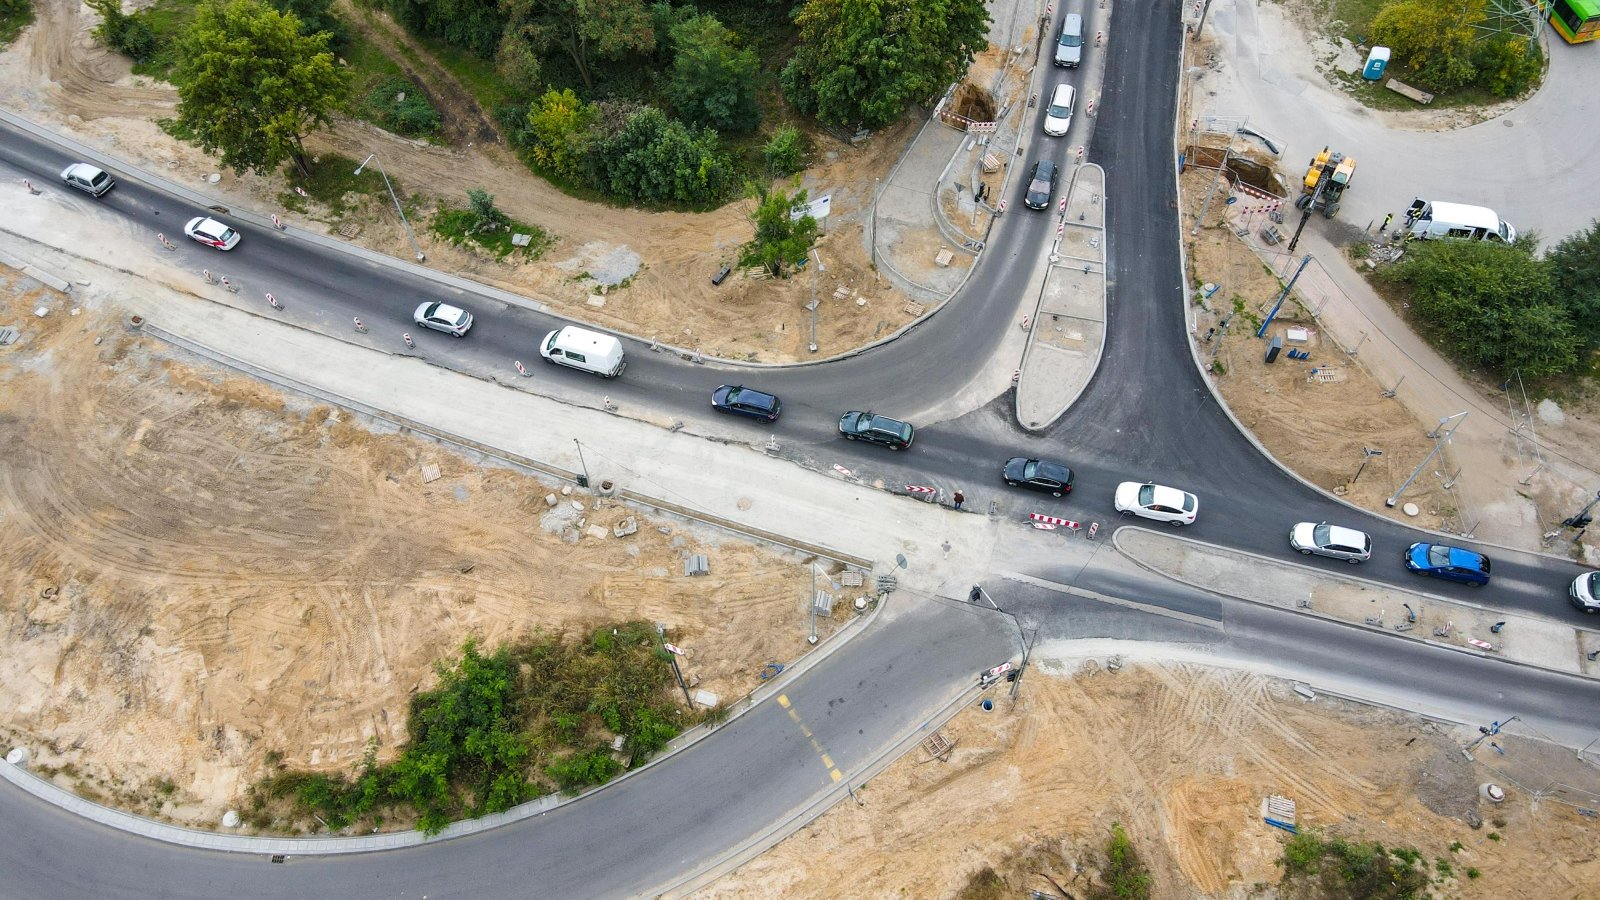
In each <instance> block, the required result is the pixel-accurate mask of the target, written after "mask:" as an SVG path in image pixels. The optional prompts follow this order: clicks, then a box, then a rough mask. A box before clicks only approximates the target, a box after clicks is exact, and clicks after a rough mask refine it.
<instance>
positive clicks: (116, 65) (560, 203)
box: [0, 0, 918, 362]
mask: <svg viewBox="0 0 1600 900" xmlns="http://www.w3.org/2000/svg"><path fill="white" fill-rule="evenodd" d="M35 8H36V9H37V21H36V22H35V24H34V25H33V26H32V27H30V28H29V29H28V30H27V31H25V32H24V33H23V34H22V35H21V36H20V37H19V38H18V39H17V40H16V41H15V42H13V44H12V45H11V46H10V47H9V48H7V49H6V51H5V52H4V53H0V98H4V99H0V102H3V103H5V104H6V105H7V106H8V108H10V109H12V110H14V111H16V112H17V113H19V114H21V115H24V116H27V117H28V118H30V119H33V120H35V121H39V122H41V123H43V124H46V125H48V126H50V127H51V128H53V129H56V130H59V131H61V132H64V133H66V134H69V135H71V136H73V137H75V138H77V139H78V140H81V141H83V142H85V143H87V144H89V145H91V146H94V147H97V148H99V149H101V150H103V151H105V152H107V153H111V154H114V155H116V156H118V157H121V158H123V159H127V160H129V161H130V162H132V163H133V164H135V165H137V166H140V167H142V168H148V169H151V170H153V171H157V172H161V173H163V174H165V175H166V176H167V177H169V178H172V179H175V180H179V181H190V182H192V183H194V185H195V187H196V189H198V190H201V191H202V192H204V193H206V194H207V195H210V196H215V197H217V198H218V199H219V201H221V202H222V203H224V204H237V205H240V206H245V207H248V208H250V209H254V210H257V211H259V212H261V213H270V212H278V213H280V214H282V215H283V217H284V220H285V221H286V222H287V223H288V224H290V225H291V226H293V227H303V228H309V229H313V230H317V231H323V232H326V233H329V234H332V233H334V232H335V231H336V230H337V228H338V227H339V226H340V225H343V224H354V225H357V226H358V227H359V231H358V233H357V235H356V237H355V238H354V241H355V242H356V243H359V244H361V245H363V246H367V247H370V248H372V249H374V250H378V251H381V252H385V253H390V254H393V255H395V256H398V257H402V258H409V257H410V256H411V255H412V253H411V247H410V244H409V242H408V241H407V239H406V237H405V233H404V231H403V230H402V228H401V223H400V221H399V218H398V216H397V215H396V214H395V212H394V209H393V206H392V204H389V203H388V201H387V199H386V198H385V199H383V200H382V201H381V202H380V201H377V200H368V201H364V202H362V203H360V204H357V205H356V206H355V207H354V208H352V209H350V210H347V211H346V212H345V213H344V214H342V215H340V216H335V215H333V214H332V212H331V211H329V210H327V209H313V210H312V212H311V214H310V215H309V216H299V215H291V214H288V213H286V212H285V211H284V210H282V209H281V208H280V207H279V204H278V199H277V197H278V195H279V194H280V193H283V192H284V191H287V190H290V189H291V188H292V187H293V185H292V182H290V181H288V180H286V179H285V178H284V177H283V176H282V175H272V176H265V177H263V176H254V175H246V176H244V177H242V178H236V177H235V176H234V175H233V174H232V173H231V172H226V171H224V172H221V173H219V174H220V175H221V176H222V180H221V181H220V183H218V184H216V185H211V184H204V183H203V182H204V179H205V178H206V177H207V176H208V175H210V174H213V173H217V166H216V162H215V160H213V159H211V158H209V157H207V156H206V155H205V154H203V153H201V152H200V151H199V150H197V149H195V148H194V147H191V146H189V145H187V144H183V143H181V142H178V141H176V140H174V139H172V138H171V137H169V136H167V135H166V134H165V133H163V132H162V131H161V130H160V129H159V128H157V127H156V125H155V124H154V122H155V120H156V119H159V118H161V117H165V116H170V115H171V114H172V111H173V109H174V108H175V105H176V102H177V95H176V92H175V91H174V90H173V89H172V88H171V87H170V86H169V85H166V84H164V83H158V82H152V81H151V80H150V79H146V78H140V77H137V76H134V75H132V74H130V71H129V69H130V64H129V62H128V60H127V59H125V58H124V57H122V56H120V55H118V54H114V53H108V52H107V51H106V49H105V48H104V47H102V46H100V44H99V43H98V42H97V41H96V40H95V39H94V37H93V36H92V34H91V31H92V30H93V27H94V25H95V23H96V22H97V17H96V16H95V15H94V14H93V13H92V12H91V11H89V10H88V9H87V8H86V7H83V6H81V5H80V4H79V3H77V2H74V0H38V2H36V3H35ZM355 21H356V22H357V23H358V24H360V25H361V27H362V30H363V32H364V33H366V34H368V35H369V36H371V37H373V38H374V39H375V40H377V41H378V43H379V44H380V46H386V47H388V48H389V49H390V50H391V51H394V52H396V53H398V54H399V55H398V56H397V59H398V61H399V62H400V63H401V65H402V66H403V67H405V68H408V69H411V70H414V71H417V74H418V75H419V76H421V77H423V78H425V79H427V80H428V81H429V83H430V85H431V87H430V90H431V92H432V95H431V98H430V99H432V100H433V101H434V102H436V103H438V104H439V105H440V106H441V115H442V118H443V121H444V122H446V123H447V124H448V126H449V127H447V128H446V133H447V135H449V136H451V137H453V138H456V139H457V141H458V142H457V143H454V144H452V145H451V146H448V147H441V146H434V145H429V144H426V143H423V142H420V141H413V140H408V139H405V138H401V137H397V136H395V135H392V134H389V133H387V132H384V131H381V130H379V129H377V128H375V127H373V126H371V125H368V124H366V123H364V122H358V121H354V120H344V119H341V120H339V121H338V123H337V124H336V125H335V127H334V128H333V129H332V130H331V131H329V132H322V133H319V134H317V135H314V136H313V137H312V138H311V139H310V140H309V141H308V142H307V146H308V147H310V148H311V149H312V151H313V152H315V153H326V152H335V153H339V154H342V155H344V156H347V157H350V158H352V159H358V160H359V159H363V158H365V157H366V155H367V154H369V153H373V152H376V153H377V154H379V157H380V159H381V160H382V162H383V165H384V167H385V169H386V170H387V171H388V173H389V174H390V176H391V177H392V178H393V179H394V180H395V181H396V182H397V184H396V190H398V191H400V192H401V193H402V194H405V195H407V196H408V197H409V198H410V200H411V201H412V202H414V203H415V204H416V205H417V206H418V210H417V215H416V218H417V220H418V221H417V222H416V223H415V224H416V226H417V228H416V234H417V239H418V241H419V242H420V244H421V246H422V249H423V251H424V252H425V253H426V254H427V258H428V265H430V266H432V267H434V268H436V269H439V270H442V271H448V272H452V273H456V274H461V275H464V276H467V277H470V278H473V279H475V280H478V281H482V282H484V283H487V284H492V285H494V286H496V287H500V288H504V289H506V290H509V291H513V292H516V293H520V294H522V295H524V296H528V297H533V298H536V299H538V300H540V301H541V302H545V303H547V304H549V305H550V306H551V307H552V308H554V309H556V310H558V311H560V312H562V313H563V314H566V315H570V316H573V317H576V318H581V319H584V320H587V321H591V322H595V323H597V324H600V325H603V326H607V327H611V328H616V329H620V330H624V331H627V332H629V333H633V334H638V335H641V336H643V337H647V338H656V339H658V340H660V341H662V342H663V343H668V344H673V345H676V346H683V347H688V348H691V349H693V348H698V349H700V350H701V351H702V352H704V353H707V354H714V355H717V356H723V357H731V358H740V359H752V360H759V361H764V362H780V361H787V360H795V359H802V358H812V356H813V354H811V353H810V352H809V351H808V349H807V347H808V344H809V341H810V313H809V312H808V311H807V310H806V308H805V306H806V304H807V303H808V302H810V300H811V297H812V294H813V290H815V292H816V295H817V296H818V297H819V298H820V299H821V300H823V301H824V304H823V310H822V314H821V315H820V316H819V321H818V340H817V342H818V344H819V352H818V354H817V355H820V356H829V355H834V354H838V353H842V352H845V351H847V350H850V349H852V348H854V347H858V346H860V345H862V344H864V343H867V342H869V341H871V340H873V339H874V338H877V337H882V336H885V335H887V334H890V333H892V332H893V331H894V330H896V329H897V328H899V327H900V326H902V325H904V324H906V323H907V322H909V321H910V320H911V318H912V316H911V315H910V314H909V313H907V312H906V311H905V298H904V297H903V295H900V294H899V293H898V292H897V291H896V290H895V289H894V288H892V287H891V286H890V285H889V284H888V283H887V282H880V280H879V279H878V278H877V276H876V274H875V272H874V271H873V268H872V265H871V261H870V260H869V259H868V256H867V251H866V249H865V244H864V242H863V239H862V234H861V221H862V217H863V216H864V215H865V214H866V211H867V210H868V208H869V206H870V203H871V201H872V193H873V188H874V184H875V183H876V180H877V179H878V178H880V177H882V176H883V175H884V174H886V173H887V172H888V170H889V169H890V168H891V167H892V166H893V165H894V163H895V161H896V160H897V159H898V158H899V155H900V152H901V150H902V149H903V148H904V146H905V144H906V142H907V141H908V140H910V138H911V136H912V135H913V134H915V127H914V126H915V125H916V124H918V123H916V122H912V121H909V120H907V121H903V122H901V123H900V124H899V125H896V126H894V127H891V128H889V129H886V130H885V131H883V132H881V133H879V134H877V135H874V136H873V137H872V139H871V140H869V141H868V142H867V143H866V144H865V146H863V147H861V148H854V147H851V146H850V145H848V144H844V143H840V142H838V141H835V140H832V139H830V138H827V137H825V136H823V137H819V138H818V141H819V143H818V146H817V147H816V150H817V155H818V159H817V160H816V161H815V162H816V165H815V167H813V168H812V169H810V170H808V171H807V173H806V175H805V184H806V186H807V187H808V188H809V189H810V191H811V195H812V196H813V197H816V196H820V195H822V194H831V195H832V198H833V207H832V209H833V215H832V217H831V220H830V222H829V225H828V231H829V232H830V235H829V237H828V238H827V239H826V240H825V241H824V243H823V244H822V245H821V247H820V248H819V250H820V252H821V254H822V256H823V260H824V263H825V264H826V266H827V272H826V274H824V275H822V276H821V277H820V278H818V279H817V284H816V285H815V286H813V284H812V276H811V275H810V274H805V275H801V276H798V277H793V278H789V279H786V280H772V279H762V280H753V279H752V280H747V279H745V278H743V277H738V276H735V277H733V278H730V279H729V280H728V281H726V282H724V283H723V284H722V285H721V286H720V287H713V286H712V285H711V281H710V279H711V276H712V275H713V274H715V273H716V271H717V270H718V269H719V268H721V267H722V266H723V265H731V264H733V263H734V262H736V259H737V256H738V247H739V245H740V244H742V243H744V242H745V241H746V240H748V239H749V238H750V236H751V234H752V233H753V229H752V226H751V224H750V221H749V219H748V212H750V211H753V209H748V210H747V207H748V206H750V203H749V201H738V202H734V203H730V204H728V205H727V206H724V207H722V208H721V209H718V210H715V211H713V212H709V213H670V212H646V211H641V210H634V209H623V208H611V207H606V206H601V205H597V204H595V203H591V202H588V201H584V200H578V199H575V198H573V197H570V196H568V195H566V194H563V193H561V192H560V191H558V190H556V189H555V188H553V187H551V186H550V185H549V183H547V182H546V181H544V180H543V179H541V178H538V177H536V176H534V175H533V174H532V173H530V172H529V171H528V170H527V168H526V167H525V166H524V165H523V164H522V163H521V162H519V161H518V160H517V159H516V158H515V157H514V156H513V155H512V154H511V152H510V151H509V150H508V149H507V148H506V146H505V145H504V144H501V143H497V142H496V136H495V134H494V131H493V129H494V124H493V121H492V119H491V117H490V116H488V114H487V113H486V112H485V111H484V110H482V109H481V108H479V107H477V105H476V103H475V101H473V100H472V97H471V94H470V93H469V92H467V91H465V90H464V89H462V88H461V87H460V85H459V84H456V83H455V82H454V81H453V80H451V79H450V77H449V74H448V72H447V71H446V70H445V69H443V67H441V66H439V65H438V64H437V63H435V62H433V61H432V60H431V58H430V57H429V56H428V55H427V52H426V50H425V49H423V48H421V47H420V46H419V45H416V44H415V42H413V41H410V40H409V39H407V38H406V37H405V36H404V34H403V33H402V32H400V31H399V30H398V29H396V28H394V27H393V25H392V23H390V22H389V21H388V20H387V18H385V17H383V16H382V15H381V14H373V15H371V16H364V15H363V16H360V17H358V18H356V19H355ZM401 45H405V47H406V49H407V50H408V51H409V53H401V52H400V47H401ZM462 139H465V140H464V141H463V140H462ZM478 187H482V188H486V189H488V190H489V192H490V193H492V194H493V195H494V197H495V202H496V204H497V205H498V206H499V207H500V208H501V209H502V210H504V211H505V212H506V213H507V214H509V215H510V216H511V217H512V218H514V219H517V220H519V221H523V222H527V223H530V224H534V225H538V226H539V227H541V228H543V229H545V230H546V231H547V232H548V233H549V234H550V235H551V236H552V237H554V238H555V239H556V241H557V243H556V245H555V246H554V247H553V248H551V249H550V250H548V251H547V252H546V253H545V254H544V256H543V257H542V258H541V259H540V260H539V261H537V262H532V263H515V262H500V261H496V260H494V259H492V258H490V257H488V256H485V255H482V254H478V253H475V252H471V251H467V250H462V249H459V248H456V247H453V246H451V245H450V244H449V243H447V242H445V241H443V240H442V239H435V238H434V237H432V236H431V233H430V231H429V230H428V228H427V225H426V223H427V221H428V218H429V217H430V216H431V215H432V213H433V212H434V211H436V210H437V209H439V208H440V207H441V206H453V207H462V206H465V205H466V196H467V195H466V192H467V191H468V190H469V189H472V188H478ZM619 255H620V256H621V257H623V258H631V264H630V265H629V266H627V267H625V268H624V269H623V270H622V271H619V272H616V273H615V274H614V275H611V276H608V277H602V273H601V272H600V271H599V270H598V269H596V271H594V272H592V273H591V274H590V277H584V273H585V272H588V271H589V270H590V268H591V267H593V266H594V262H595V260H597V259H601V258H606V257H613V256H619ZM602 283H607V284H609V285H610V287H609V288H608V289H607V290H606V291H605V292H604V294H603V295H602V294H601V293H600V292H599V290H598V288H599V285H600V284H602ZM840 288H844V289H845V290H846V291H847V292H848V294H849V297H848V299H840V300H838V301H835V300H834V299H833V298H834V295H835V293H836V292H837V291H838V290H839V289H840ZM858 298H864V299H865V300H866V303H864V304H860V305H858V304H857V303H856V302H855V301H856V300H857V299H858Z"/></svg>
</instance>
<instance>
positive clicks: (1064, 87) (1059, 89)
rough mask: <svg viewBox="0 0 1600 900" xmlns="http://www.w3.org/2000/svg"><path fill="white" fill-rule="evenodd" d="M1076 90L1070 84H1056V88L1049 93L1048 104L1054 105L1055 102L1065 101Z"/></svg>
mask: <svg viewBox="0 0 1600 900" xmlns="http://www.w3.org/2000/svg"><path fill="white" fill-rule="evenodd" d="M1076 91H1077V89H1076V88H1074V87H1073V86H1072V85H1070V84H1058V85H1056V89H1055V90H1054V91H1052V92H1051V93H1050V105H1051V106H1054V105H1056V104H1057V103H1064V102H1066V100H1067V99H1069V98H1071V97H1072V95H1073V94H1074V93H1075V92H1076Z"/></svg>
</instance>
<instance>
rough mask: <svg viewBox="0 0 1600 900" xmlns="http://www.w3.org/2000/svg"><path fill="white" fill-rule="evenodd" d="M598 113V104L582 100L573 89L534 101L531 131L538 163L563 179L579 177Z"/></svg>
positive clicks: (530, 111)
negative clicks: (586, 145) (584, 149)
mask: <svg viewBox="0 0 1600 900" xmlns="http://www.w3.org/2000/svg"><path fill="white" fill-rule="evenodd" d="M596 115H597V110H596V109H595V107H594V105H593V104H589V103H584V102H583V101H582V100H579V99H578V95H577V94H574V93H573V92H572V90H571V89H570V88H569V89H567V90H562V91H546V92H545V93H544V95H543V96H541V97H539V98H538V99H536V100H534V101H533V103H532V104H531V105H530V106H529V108H528V130H527V140H528V142H529V149H530V151H531V152H532V154H533V163H534V165H535V166H537V167H538V168H540V169H542V170H544V171H546V172H548V173H550V174H552V175H555V176H557V177H560V178H569V179H570V178H576V177H577V176H578V174H579V167H580V164H581V161H582V159H583V148H584V145H585V142H586V140H587V137H588V132H589V125H590V123H592V122H593V121H594V120H595V118H596Z"/></svg>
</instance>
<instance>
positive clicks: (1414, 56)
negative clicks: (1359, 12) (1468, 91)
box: [1372, 0, 1485, 91]
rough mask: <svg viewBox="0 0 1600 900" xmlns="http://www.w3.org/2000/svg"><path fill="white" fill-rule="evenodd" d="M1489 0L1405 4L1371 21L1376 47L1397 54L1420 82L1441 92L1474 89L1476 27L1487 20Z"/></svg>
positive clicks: (1406, 1)
mask: <svg viewBox="0 0 1600 900" xmlns="http://www.w3.org/2000/svg"><path fill="white" fill-rule="evenodd" d="M1484 3H1485V0H1465V2H1462V0H1400V2H1398V3H1394V4H1391V5H1389V6H1385V7H1384V8H1383V9H1381V10H1379V11H1378V14H1377V15H1376V16H1374V17H1373V19H1372V41H1373V43H1375V44H1383V45H1385V46H1387V47H1390V48H1391V49H1393V50H1394V55H1395V58H1396V60H1397V61H1403V62H1404V63H1405V65H1406V66H1407V67H1409V68H1410V69H1411V71H1412V72H1414V73H1416V77H1417V80H1419V81H1421V82H1423V83H1424V84H1426V85H1427V86H1428V87H1430V88H1433V89H1434V90H1437V91H1447V90H1450V89H1452V88H1457V87H1461V86H1462V85H1465V84H1470V83H1471V82H1472V80H1473V79H1474V78H1475V77H1476V76H1477V68H1476V67H1475V66H1474V65H1473V64H1472V41H1473V38H1474V37H1475V36H1476V33H1475V32H1474V30H1473V27H1472V26H1473V25H1475V24H1477V23H1479V22H1482V21H1483V19H1484Z"/></svg>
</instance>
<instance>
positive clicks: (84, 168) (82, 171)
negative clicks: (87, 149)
mask: <svg viewBox="0 0 1600 900" xmlns="http://www.w3.org/2000/svg"><path fill="white" fill-rule="evenodd" d="M62 174H63V175H81V176H83V177H84V178H87V179H89V180H90V181H93V180H94V177H95V176H96V175H104V174H105V170H104V169H98V168H95V167H94V166H91V165H89V164H88V163H81V162H78V163H73V164H72V165H70V166H67V170H66V171H65V172H63V173H62Z"/></svg>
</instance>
